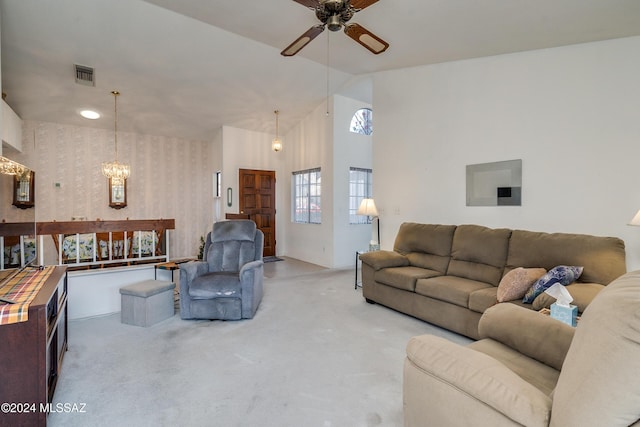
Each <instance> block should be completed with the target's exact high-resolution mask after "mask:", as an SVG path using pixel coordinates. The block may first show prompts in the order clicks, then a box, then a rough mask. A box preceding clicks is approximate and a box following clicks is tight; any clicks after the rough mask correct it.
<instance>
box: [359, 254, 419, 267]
mask: <svg viewBox="0 0 640 427" xmlns="http://www.w3.org/2000/svg"><path fill="white" fill-rule="evenodd" d="M360 260H361V261H362V262H363V263H365V264H367V265H369V266H371V268H373V269H374V271H378V270H380V269H383V268H388V267H404V266H407V265H409V259H408V258H407V257H406V256H404V255H402V254H399V253H398V252H394V251H373V252H366V253H364V254H360Z"/></svg>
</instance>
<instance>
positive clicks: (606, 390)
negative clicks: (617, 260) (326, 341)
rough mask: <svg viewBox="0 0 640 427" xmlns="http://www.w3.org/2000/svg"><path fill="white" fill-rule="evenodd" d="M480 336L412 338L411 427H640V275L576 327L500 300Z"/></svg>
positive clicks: (407, 369)
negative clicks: (465, 342) (466, 340)
mask: <svg viewBox="0 0 640 427" xmlns="http://www.w3.org/2000/svg"><path fill="white" fill-rule="evenodd" d="M505 324H506V325H507V326H505ZM574 331H575V334H574ZM479 332H480V336H481V338H482V339H481V340H480V341H477V342H474V343H472V344H470V345H469V346H466V347H464V346H460V345H457V344H454V343H452V342H450V341H447V340H444V339H443V338H439V337H435V336H429V335H423V336H419V337H414V338H412V339H411V340H410V342H409V344H408V346H407V358H406V359H405V365H404V383H403V399H404V424H405V426H406V427H416V426H447V427H450V426H469V425H475V426H492V427H496V426H562V427H566V426H583V427H584V426H594V427H596V426H597V427H600V426H607V427H612V426H629V425H633V426H638V425H640V421H639V420H640V382H639V381H638V373H640V271H636V272H632V273H627V274H625V275H623V276H621V277H620V278H618V279H616V280H614V281H613V282H612V283H610V284H609V285H608V286H607V287H606V288H605V289H604V290H602V291H601V292H600V293H599V294H598V295H597V296H596V297H595V299H594V300H593V301H592V302H591V304H590V305H589V306H588V307H587V309H586V310H585V312H584V314H583V315H582V318H581V320H580V322H579V324H578V326H577V328H575V329H573V328H571V327H570V326H567V325H565V324H563V323H560V322H558V321H557V320H554V319H551V318H548V317H546V316H544V315H542V314H540V313H537V312H534V311H531V310H527V309H524V308H522V307H518V306H515V305H513V304H498V305H496V306H494V307H492V308H490V309H488V310H487V311H486V312H485V314H484V315H483V317H482V319H481V320H480V324H479Z"/></svg>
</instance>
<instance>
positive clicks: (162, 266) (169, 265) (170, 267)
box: [153, 261, 180, 283]
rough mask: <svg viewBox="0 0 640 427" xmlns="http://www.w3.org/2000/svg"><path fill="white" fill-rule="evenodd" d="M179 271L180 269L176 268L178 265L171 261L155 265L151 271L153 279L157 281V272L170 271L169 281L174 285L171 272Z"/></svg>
mask: <svg viewBox="0 0 640 427" xmlns="http://www.w3.org/2000/svg"><path fill="white" fill-rule="evenodd" d="M179 269H180V267H179V266H178V264H176V263H175V262H173V261H169V262H163V263H160V264H156V265H155V268H154V269H153V278H154V279H155V280H158V270H169V271H171V281H172V282H174V283H175V281H174V280H173V272H174V271H176V270H179Z"/></svg>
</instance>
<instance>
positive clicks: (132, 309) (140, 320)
mask: <svg viewBox="0 0 640 427" xmlns="http://www.w3.org/2000/svg"><path fill="white" fill-rule="evenodd" d="M175 287H176V284H175V283H173V282H168V281H166V280H145V281H144V282H137V283H133V284H131V285H128V286H124V287H122V288H120V298H121V306H122V307H121V311H120V321H121V322H122V323H126V324H127V325H134V326H145V327H146V326H151V325H153V324H155V323H158V322H160V321H162V320H165V319H168V318H169V317H172V316H173V315H174V312H175V309H174V302H173V289H174V288H175Z"/></svg>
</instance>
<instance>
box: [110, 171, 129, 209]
mask: <svg viewBox="0 0 640 427" xmlns="http://www.w3.org/2000/svg"><path fill="white" fill-rule="evenodd" d="M126 206H127V180H126V179H122V180H120V179H113V178H109V207H110V208H114V209H122V208H124V207H126Z"/></svg>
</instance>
